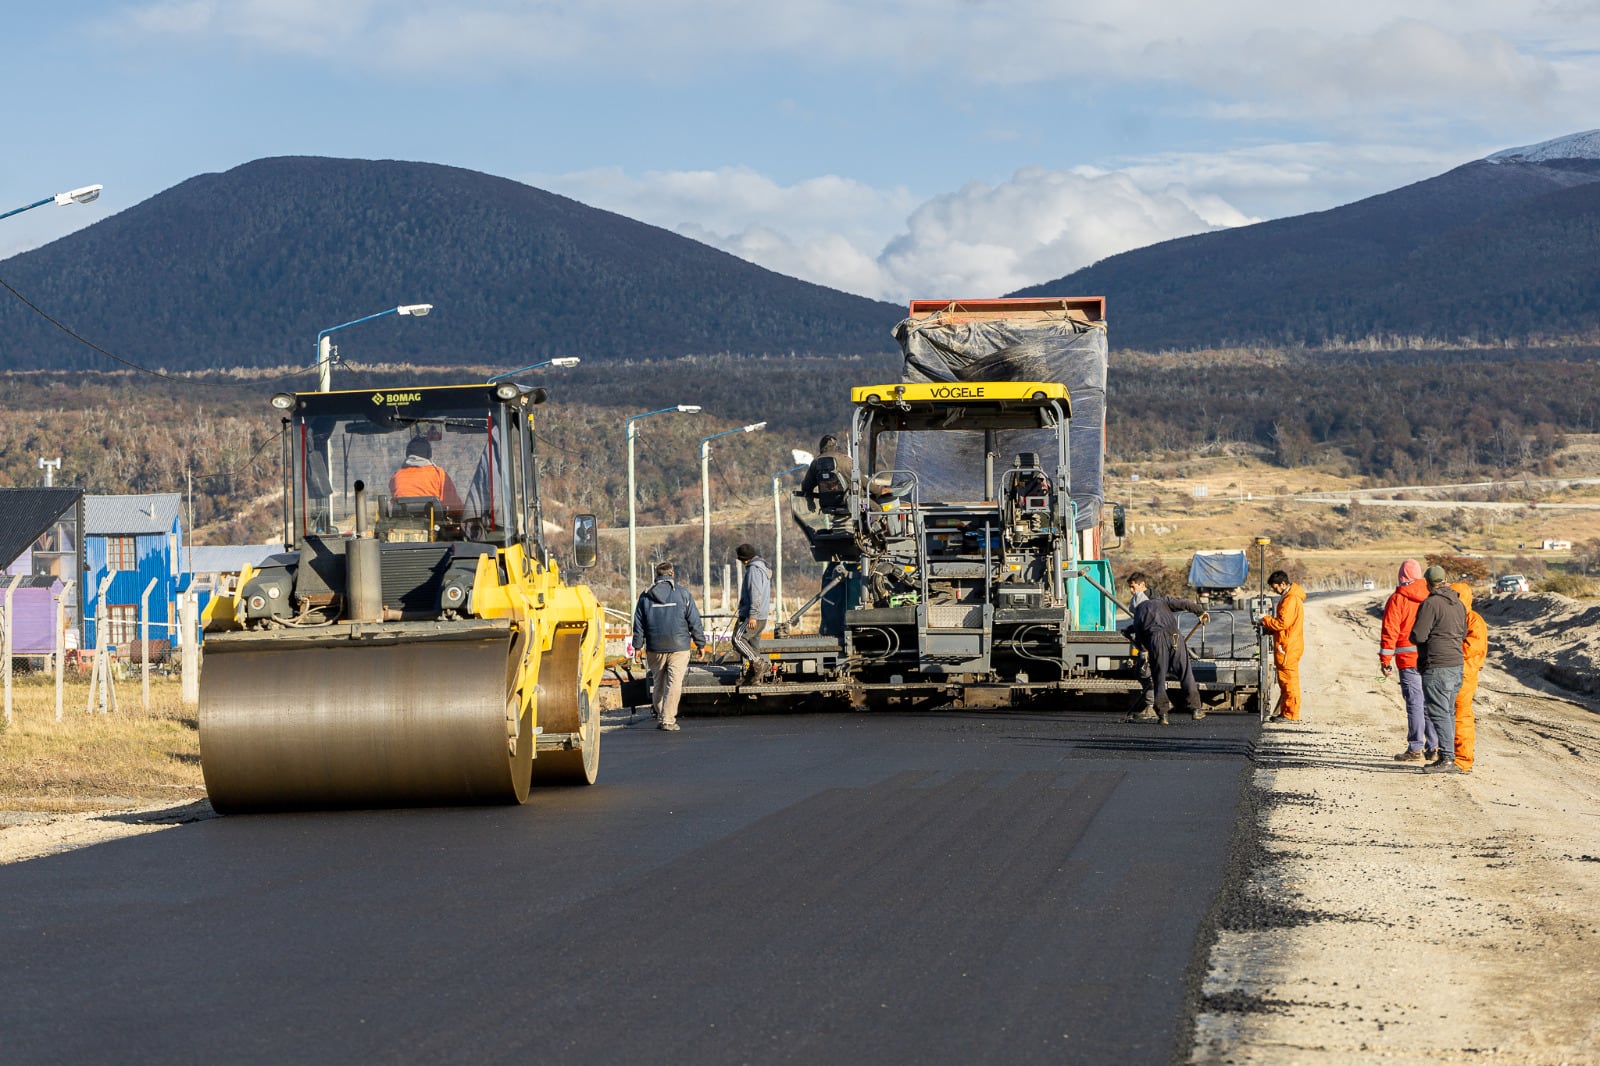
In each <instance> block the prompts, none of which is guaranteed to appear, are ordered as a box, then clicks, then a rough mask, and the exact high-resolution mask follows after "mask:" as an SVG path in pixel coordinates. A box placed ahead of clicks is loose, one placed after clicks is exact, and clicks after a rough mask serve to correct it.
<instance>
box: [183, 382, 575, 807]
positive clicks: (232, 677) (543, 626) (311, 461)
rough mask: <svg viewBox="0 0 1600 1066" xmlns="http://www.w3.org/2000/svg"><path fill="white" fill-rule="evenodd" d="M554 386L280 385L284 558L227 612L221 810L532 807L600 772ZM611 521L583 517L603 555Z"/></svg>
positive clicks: (219, 615) (219, 744) (220, 703)
mask: <svg viewBox="0 0 1600 1066" xmlns="http://www.w3.org/2000/svg"><path fill="white" fill-rule="evenodd" d="M546 398H547V396H546V392H545V390H543V389H540V388H533V387H528V386H525V385H521V384H518V383H516V382H514V381H502V382H499V383H494V384H482V385H451V386H436V387H406V388H398V389H393V388H382V389H359V390H350V391H341V392H325V393H324V392H311V393H279V394H277V395H275V396H274V397H273V398H272V404H273V407H274V408H276V409H277V410H278V411H279V412H281V418H282V423H283V427H284V438H283V456H282V458H283V468H284V471H285V475H284V485H283V501H284V544H285V548H286V550H285V552H284V553H282V554H279V555H275V556H273V557H271V558H269V559H267V560H266V561H265V562H264V563H263V564H262V565H261V566H260V567H259V568H256V569H253V570H250V571H247V572H246V573H244V574H242V575H241V577H240V585H239V589H238V592H237V595H236V596H235V597H234V598H233V599H232V600H231V601H230V602H228V603H226V604H222V605H219V608H220V609H215V610H213V611H212V613H211V620H210V623H209V626H208V632H207V635H206V642H205V664H204V668H203V670H202V672H201V678H200V765H201V770H202V772H203V774H204V777H205V783H206V790H207V792H208V793H209V795H210V798H211V803H212V806H213V807H215V808H216V809H217V810H218V811H219V812H223V813H233V812H241V811H255V810H277V809H294V808H336V807H383V806H421V805H436V804H470V803H522V802H525V801H526V800H527V798H528V795H529V791H530V788H531V786H532V785H533V784H536V783H537V784H546V783H548V784H577V785H586V784H592V783H593V782H594V781H595V779H596V776H597V774H598V770H599V755H600V715H599V704H598V701H597V689H598V686H599V683H600V679H601V676H602V674H603V672H604V665H605V659H604V642H605V636H604V625H603V615H602V611H601V607H600V604H599V603H598V601H597V600H596V599H595V596H594V594H593V593H592V592H591V591H590V589H589V588H588V587H587V586H585V585H581V584H574V583H570V582H568V581H567V580H566V579H565V578H564V576H563V574H562V572H561V567H560V564H559V563H558V560H557V558H556V552H555V549H554V547H553V546H552V544H551V543H550V541H549V537H548V535H547V531H546V523H545V520H544V515H543V508H542V505H541V497H540V491H539V474H538V467H537V465H536V463H535V433H534V413H535V409H536V408H537V407H538V406H539V405H541V404H543V403H544V402H545V400H546ZM597 536H598V531H597V526H596V523H595V520H594V516H592V515H579V516H577V517H576V518H575V520H574V527H573V541H572V554H573V562H574V565H575V566H576V567H578V568H582V567H586V566H590V565H593V563H594V561H595V558H596V551H597Z"/></svg>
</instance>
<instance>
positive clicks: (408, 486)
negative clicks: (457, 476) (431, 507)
mask: <svg viewBox="0 0 1600 1066" xmlns="http://www.w3.org/2000/svg"><path fill="white" fill-rule="evenodd" d="M389 495H391V496H394V497H396V498H405V497H408V496H432V497H434V498H435V499H437V500H439V501H440V502H441V503H443V504H444V507H445V510H447V511H449V512H450V513H451V514H460V513H461V496H460V495H459V494H458V493H457V492H456V486H455V483H454V482H452V481H451V480H450V475H449V474H447V473H445V472H444V469H443V468H442V467H438V466H435V465H434V464H433V445H431V444H429V443H428V438H427V437H412V438H411V439H410V440H409V441H407V442H406V461H405V465H404V466H402V467H401V468H400V469H399V470H396V471H395V472H394V474H393V475H392V476H391V477H390V478H389Z"/></svg>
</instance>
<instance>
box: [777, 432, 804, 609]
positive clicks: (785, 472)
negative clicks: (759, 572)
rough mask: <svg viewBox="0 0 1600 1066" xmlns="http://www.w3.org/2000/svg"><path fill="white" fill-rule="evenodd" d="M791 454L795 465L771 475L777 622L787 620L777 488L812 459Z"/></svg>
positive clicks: (781, 508) (780, 516) (781, 520)
mask: <svg viewBox="0 0 1600 1066" xmlns="http://www.w3.org/2000/svg"><path fill="white" fill-rule="evenodd" d="M791 454H792V455H793V456H794V463H795V465H794V466H791V467H789V469H787V470H780V471H778V472H777V473H776V474H773V475H772V565H773V573H772V602H773V603H775V604H777V607H778V617H779V621H786V620H787V619H786V618H785V616H784V614H783V505H782V502H781V497H780V496H779V495H778V487H779V486H780V485H782V484H783V479H784V478H786V477H788V476H789V475H790V474H795V473H799V472H800V471H801V470H805V469H806V468H808V467H809V466H810V465H811V460H812V458H813V456H812V455H811V453H810V452H803V451H800V450H799V449H794V450H793V451H792V452H791Z"/></svg>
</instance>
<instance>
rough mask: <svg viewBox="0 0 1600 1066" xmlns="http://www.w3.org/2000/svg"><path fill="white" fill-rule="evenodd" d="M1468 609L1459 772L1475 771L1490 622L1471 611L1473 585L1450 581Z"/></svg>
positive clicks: (1458, 739) (1459, 719)
mask: <svg viewBox="0 0 1600 1066" xmlns="http://www.w3.org/2000/svg"><path fill="white" fill-rule="evenodd" d="M1450 587H1451V588H1453V589H1455V590H1456V595H1457V596H1460V597H1461V606H1463V607H1465V608H1466V609H1467V639H1466V640H1465V641H1463V642H1462V645H1461V658H1462V663H1461V691H1460V692H1457V693H1456V745H1455V747H1456V769H1457V770H1460V771H1461V772H1462V773H1464V774H1470V773H1471V772H1472V752H1473V748H1474V747H1475V746H1476V741H1477V735H1478V727H1477V721H1476V719H1475V718H1474V717H1473V714H1472V697H1473V696H1475V695H1476V694H1477V692H1478V674H1479V673H1481V672H1482V670H1483V664H1484V662H1485V660H1487V659H1488V658H1489V623H1487V622H1485V621H1484V620H1483V615H1481V614H1479V613H1478V612H1477V611H1474V610H1473V609H1472V586H1471V585H1469V584H1467V583H1466V582H1465V581H1455V582H1451V584H1450Z"/></svg>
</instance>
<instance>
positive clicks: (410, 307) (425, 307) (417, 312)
mask: <svg viewBox="0 0 1600 1066" xmlns="http://www.w3.org/2000/svg"><path fill="white" fill-rule="evenodd" d="M432 310H433V305H432V304H401V305H400V306H399V307H396V308H395V311H397V312H398V313H400V314H402V315H411V316H413V317H415V318H421V317H423V316H424V315H426V314H427V313H428V312H429V311H432Z"/></svg>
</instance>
